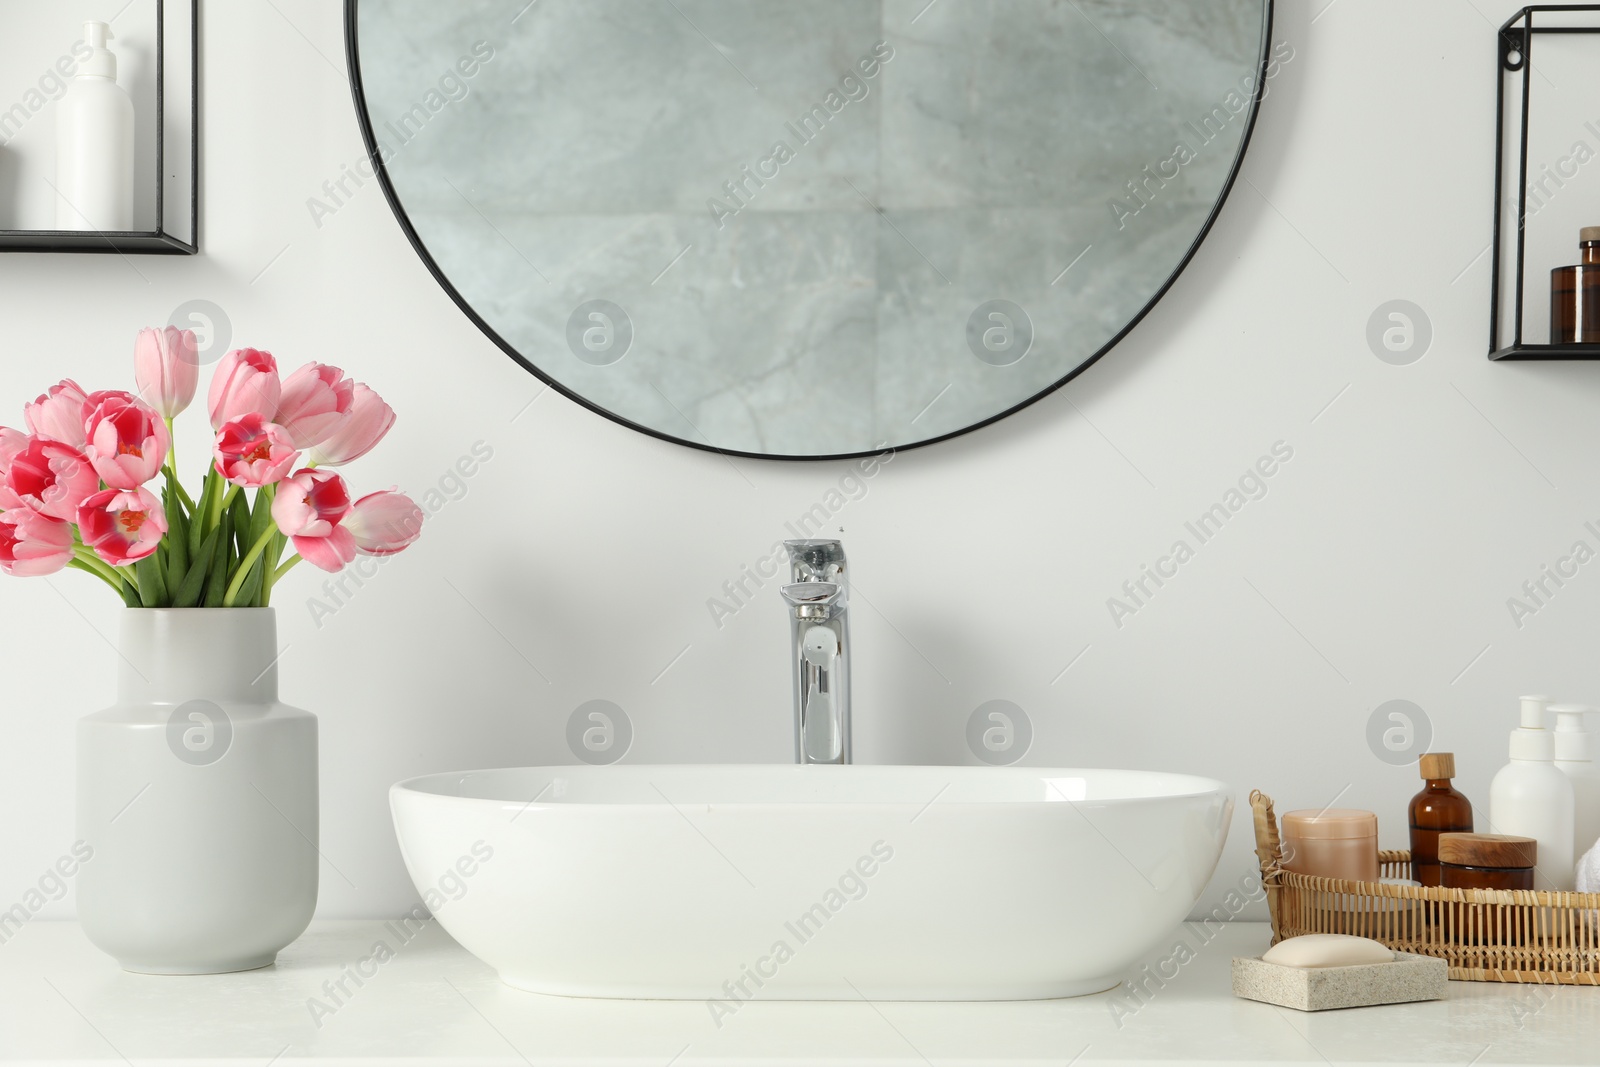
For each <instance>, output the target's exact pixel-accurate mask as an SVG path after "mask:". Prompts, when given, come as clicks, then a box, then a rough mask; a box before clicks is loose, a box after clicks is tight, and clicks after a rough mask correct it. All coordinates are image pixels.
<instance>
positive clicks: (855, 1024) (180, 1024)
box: [0, 921, 1600, 1067]
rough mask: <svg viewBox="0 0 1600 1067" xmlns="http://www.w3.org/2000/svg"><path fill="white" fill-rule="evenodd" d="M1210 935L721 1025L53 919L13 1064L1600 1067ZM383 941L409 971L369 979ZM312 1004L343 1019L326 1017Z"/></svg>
mask: <svg viewBox="0 0 1600 1067" xmlns="http://www.w3.org/2000/svg"><path fill="white" fill-rule="evenodd" d="M1213 931H1214V933H1211V934H1208V933H1206V932H1203V931H1201V930H1200V928H1199V927H1197V926H1194V925H1189V926H1186V927H1184V928H1182V929H1180V930H1175V931H1173V935H1172V939H1171V943H1172V944H1176V943H1177V942H1178V941H1179V940H1180V939H1181V940H1182V941H1183V942H1184V944H1185V945H1186V946H1187V948H1186V950H1185V951H1183V952H1179V953H1176V954H1173V953H1172V952H1171V951H1170V950H1168V951H1164V952H1160V953H1155V954H1152V956H1151V959H1150V964H1151V970H1150V974H1151V975H1153V976H1159V975H1161V974H1163V973H1165V974H1173V973H1174V971H1175V972H1176V976H1175V977H1174V978H1172V979H1171V980H1167V981H1165V983H1164V985H1159V986H1158V985H1157V984H1156V979H1155V978H1152V979H1151V980H1150V981H1149V982H1148V983H1147V989H1148V990H1149V992H1148V993H1147V994H1146V995H1145V999H1144V1001H1143V1002H1141V1001H1140V1000H1139V999H1136V998H1135V997H1134V996H1133V995H1132V993H1131V992H1129V991H1128V988H1127V987H1126V986H1124V987H1123V988H1121V989H1118V990H1115V991H1113V992H1110V993H1102V994H1099V995H1096V996H1090V997H1079V998H1077V999H1074V1000H1056V1001H1041V1002H1032V1003H1004V1004H906V1003H881V1004H869V1003H865V1002H862V1003H825V1004H818V1003H811V1004H806V1003H768V1002H759V1001H758V1002H753V1003H749V1004H746V1005H744V1006H743V1007H741V1009H740V1010H739V1011H738V1012H737V1013H736V1014H735V1015H734V1016H732V1017H729V1018H724V1019H723V1020H722V1025H721V1027H720V1028H719V1027H718V1026H717V1025H716V1023H715V1022H714V1021H713V1020H712V1017H711V1013H710V1012H709V1011H708V1009H707V1007H706V1005H704V1004H702V1003H683V1002H670V1001H599V1000H568V999H564V998H560V997H545V996H540V995H538V994H534V993H524V992H520V991H518V990H515V989H511V988H509V987H507V986H504V985H501V984H500V982H499V981H498V980H497V979H496V978H495V976H494V974H493V972H492V971H490V970H489V968H488V967H486V966H485V965H483V964H482V963H479V962H478V961H477V960H476V959H474V958H473V957H471V956H469V955H468V954H467V953H466V952H465V951H463V950H462V949H461V948H459V947H458V946H457V945H456V944H455V942H454V941H452V940H450V938H449V937H448V936H447V935H445V934H444V933H443V931H441V930H439V929H438V928H437V927H436V926H434V925H431V924H430V926H429V927H428V928H427V929H425V930H424V931H423V932H421V933H420V934H417V935H416V936H415V937H414V939H413V940H411V941H410V942H409V943H406V942H402V941H401V940H400V938H399V937H398V936H397V934H396V932H395V930H394V928H392V927H389V926H387V925H385V924H384V923H382V922H379V921H370V922H368V921H361V922H317V923H314V924H312V927H311V929H310V930H309V931H308V932H307V933H306V935H305V936H304V937H302V938H301V939H300V940H299V941H297V942H295V943H294V944H293V945H290V946H289V947H288V948H287V949H285V950H284V951H283V953H282V954H281V955H280V956H279V957H278V963H277V965H276V966H274V967H269V968H265V969H263V970H259V971H249V972H245V973H241V974H227V975H216V976H211V977H195V978H164V977H151V976H146V975H136V974H127V973H125V972H123V971H121V970H119V969H118V968H117V967H116V965H115V964H114V963H113V962H112V961H111V960H110V959H109V958H108V957H106V956H104V955H102V954H101V953H100V952H99V951H98V950H96V949H95V948H94V947H93V946H91V945H90V944H89V943H88V941H87V940H85V939H84V937H83V935H82V933H80V932H79V930H78V927H77V926H76V924H73V923H49V922H35V923H31V924H29V925H28V926H26V927H24V928H23V929H22V930H20V931H19V932H17V934H16V935H15V936H14V937H12V938H11V939H10V940H9V941H7V942H6V943H5V944H0V1062H5V1063H25V1064H27V1063H37V1064H63V1063H74V1064H99V1063H105V1064H126V1063H131V1064H138V1065H140V1067H145V1065H154V1064H179V1063H182V1064H191V1065H192V1064H195V1063H198V1062H206V1063H214V1064H221V1063H249V1064H256V1065H266V1064H269V1063H271V1062H274V1061H276V1062H277V1063H280V1064H290V1063H293V1064H334V1063H338V1064H343V1065H349V1064H353V1063H357V1062H359V1063H361V1064H364V1065H374V1067H375V1065H380V1064H402V1063H404V1064H418V1063H425V1062H437V1063H443V1064H472V1065H486V1064H495V1065H506V1067H512V1065H544V1064H568V1063H571V1064H607V1065H611V1064H649V1065H651V1067H667V1065H668V1064H671V1065H672V1067H693V1065H696V1064H719V1065H726V1064H741V1065H754V1064H769V1063H782V1064H786V1065H798V1064H806V1063H836V1064H852V1065H866V1064H874V1065H876V1064H913V1065H919V1067H927V1065H939V1067H944V1065H947V1064H948V1065H957V1064H973V1065H979V1064H983V1065H989V1064H1010V1063H1016V1064H1041V1065H1042V1064H1052V1065H1054V1067H1066V1065H1068V1064H1077V1065H1087V1064H1092V1063H1099V1062H1115V1063H1117V1064H1122V1065H1132V1064H1139V1063H1162V1064H1170V1063H1185V1062H1191V1061H1194V1062H1227V1063H1249V1064H1277V1063H1285V1064H1288V1063H1294V1064H1305V1063H1309V1064H1322V1063H1360V1064H1405V1065H1411V1064H1419V1063H1424V1064H1426V1063H1438V1064H1454V1065H1456V1067H1466V1065H1467V1064H1473V1065H1474V1067H1486V1065H1492V1064H1579V1063H1589V1064H1592V1063H1600V988H1583V989H1575V988H1571V987H1559V988H1557V987H1548V986H1546V987H1533V986H1511V985H1496V984H1490V983H1480V982H1451V983H1450V997H1449V999H1448V1000H1443V1001H1435V1002H1431V1003H1424V1004H1400V1005H1391V1006H1387V1007H1376V1008H1354V1009H1348V1010H1344V1011H1334V1012H1323V1013H1319V1014H1303V1013H1300V1012H1295V1011H1290V1010H1288V1009H1284V1008H1275V1007H1271V1006H1269V1005H1266V1004H1257V1003H1253V1002H1250V1001H1243V1000H1238V999H1236V998H1234V997H1233V995H1232V993H1231V992H1230V987H1229V973H1228V968H1229V961H1230V960H1231V958H1232V957H1234V956H1236V955H1255V954H1257V953H1260V952H1261V951H1263V950H1264V949H1265V947H1266V944H1267V928H1266V927H1265V926H1264V925H1262V924H1258V923H1233V924H1230V925H1228V926H1226V927H1223V928H1220V929H1218V928H1215V927H1214V928H1213ZM380 941H382V942H385V943H386V944H387V945H388V946H389V948H390V949H392V950H395V951H394V953H393V957H392V958H391V959H388V960H387V961H386V962H383V963H381V964H379V963H366V964H362V963H361V961H362V960H363V959H364V958H366V957H369V956H370V955H371V954H372V953H373V951H374V947H375V945H376V944H377V943H378V942H380ZM1163 959H1168V960H1170V961H1171V962H1168V963H1167V964H1166V965H1165V967H1164V968H1161V967H1160V965H1161V964H1162V961H1163ZM1179 960H1186V962H1182V963H1179V962H1177V961H1179ZM358 964H359V965H360V966H361V968H362V969H363V970H364V971H366V972H367V973H368V974H370V977H364V978H362V982H363V984H362V985H361V986H359V987H357V986H356V984H355V982H354V980H352V979H350V978H346V979H345V985H346V987H347V988H348V989H349V990H350V991H351V994H350V995H349V996H345V995H343V994H338V997H339V1000H340V1001H342V1003H336V1001H335V1000H334V998H333V997H332V996H330V994H329V993H328V992H326V991H325V990H324V987H323V984H324V983H325V982H330V983H331V982H336V981H337V980H338V979H339V978H340V976H341V974H345V973H358V972H356V970H355V969H356V968H357V966H358ZM313 998H319V999H320V1000H321V1001H322V1003H323V1004H324V1005H325V1006H326V1007H327V1008H331V1009H332V1011H331V1013H324V1014H323V1016H322V1018H321V1019H320V1020H317V1019H314V1018H313V1013H312V1009H313V1004H312V1000H313ZM319 1022H320V1025H319Z"/></svg>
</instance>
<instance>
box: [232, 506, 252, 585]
mask: <svg viewBox="0 0 1600 1067" xmlns="http://www.w3.org/2000/svg"><path fill="white" fill-rule="evenodd" d="M228 516H229V518H231V519H233V538H234V540H235V541H236V542H237V543H238V546H239V550H238V551H237V552H235V553H234V554H233V558H234V560H235V561H238V560H241V559H244V554H245V553H246V552H248V551H250V545H251V544H252V542H251V541H250V502H249V501H248V500H246V499H245V498H244V490H242V489H241V490H239V492H237V493H235V494H234V495H233V504H232V506H231V507H230V508H229V509H228ZM236 565H237V563H236V562H235V563H234V564H230V569H231V567H233V566H236Z"/></svg>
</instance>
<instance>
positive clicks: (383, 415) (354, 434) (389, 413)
mask: <svg viewBox="0 0 1600 1067" xmlns="http://www.w3.org/2000/svg"><path fill="white" fill-rule="evenodd" d="M393 425H394V409H393V408H391V407H390V406H389V405H388V404H385V403H384V402H383V397H381V396H379V395H378V394H377V393H374V392H373V391H372V390H371V389H369V388H367V387H366V386H365V385H361V384H357V385H356V387H355V390H354V393H353V395H352V396H351V399H350V410H349V413H348V415H347V416H346V418H345V420H344V422H343V423H342V424H341V425H340V426H339V427H338V428H337V429H335V430H334V431H333V433H332V434H330V435H329V436H328V437H327V438H326V439H325V440H322V441H319V442H317V443H316V444H315V445H313V446H312V447H311V448H310V449H309V450H307V453H306V454H307V456H308V458H310V460H311V462H313V463H315V464H316V465H317V466H319V467H342V466H344V465H345V464H346V463H350V462H353V461H355V460H358V459H360V458H361V457H362V456H364V455H366V454H367V453H368V452H371V451H372V449H373V448H374V447H375V446H376V445H377V443H378V442H379V441H381V440H383V437H384V435H385V434H387V433H388V432H389V427H391V426H393Z"/></svg>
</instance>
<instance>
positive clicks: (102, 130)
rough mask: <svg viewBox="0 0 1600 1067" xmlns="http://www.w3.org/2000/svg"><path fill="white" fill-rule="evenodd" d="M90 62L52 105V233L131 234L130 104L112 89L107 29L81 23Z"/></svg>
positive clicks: (103, 25)
mask: <svg viewBox="0 0 1600 1067" xmlns="http://www.w3.org/2000/svg"><path fill="white" fill-rule="evenodd" d="M83 39H84V41H85V42H86V43H87V44H88V45H89V49H90V52H89V58H88V59H86V60H84V61H83V63H82V64H81V65H80V66H79V67H78V75H77V77H75V78H73V79H72V81H71V82H69V83H68V85H67V92H66V95H65V96H63V97H62V98H61V102H60V103H58V104H57V105H56V228H57V229H61V230H106V231H127V230H131V229H133V101H132V100H130V99H129V98H128V94H127V93H126V92H125V91H123V88H122V86H120V85H118V84H117V57H116V56H114V55H112V54H111V52H110V51H109V50H108V49H107V48H106V42H107V41H109V40H111V39H112V37H111V27H110V26H108V25H107V24H106V23H104V22H85V23H84V24H83Z"/></svg>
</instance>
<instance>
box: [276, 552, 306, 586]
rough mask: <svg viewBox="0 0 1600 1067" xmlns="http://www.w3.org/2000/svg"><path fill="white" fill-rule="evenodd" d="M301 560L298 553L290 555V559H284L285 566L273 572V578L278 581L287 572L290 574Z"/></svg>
mask: <svg viewBox="0 0 1600 1067" xmlns="http://www.w3.org/2000/svg"><path fill="white" fill-rule="evenodd" d="M299 562H300V556H299V554H298V553H297V554H295V555H293V556H290V557H289V558H288V559H286V560H284V561H283V566H281V567H279V568H278V569H277V570H275V571H273V572H272V580H273V581H274V582H276V581H277V580H278V579H280V578H282V577H283V576H284V575H285V574H288V573H289V572H290V571H292V570H294V565H295V564H296V563H299Z"/></svg>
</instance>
